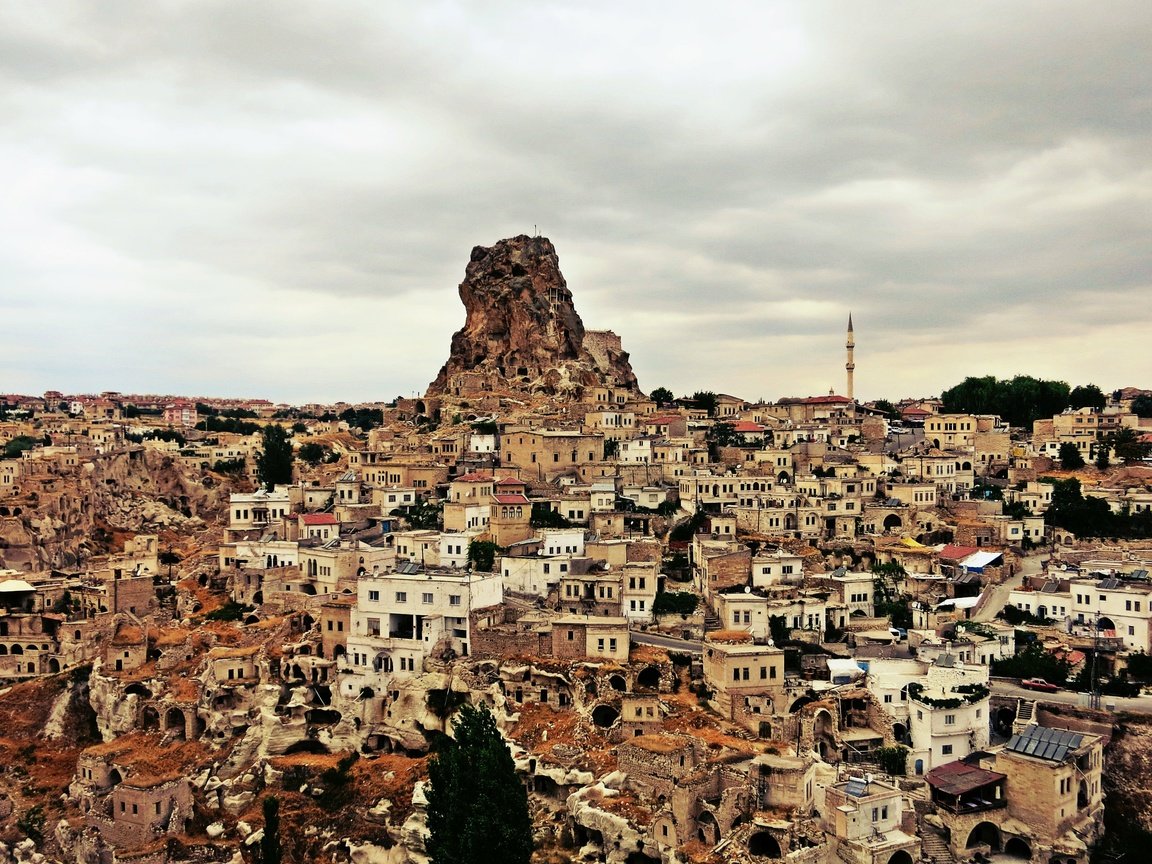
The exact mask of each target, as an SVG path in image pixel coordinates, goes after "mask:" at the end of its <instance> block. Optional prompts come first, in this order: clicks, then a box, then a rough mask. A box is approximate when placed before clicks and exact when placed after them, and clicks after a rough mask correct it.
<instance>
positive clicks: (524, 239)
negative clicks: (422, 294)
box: [428, 234, 638, 399]
mask: <svg viewBox="0 0 1152 864" xmlns="http://www.w3.org/2000/svg"><path fill="white" fill-rule="evenodd" d="M460 299H461V301H463V303H464V308H465V309H466V310H467V319H466V321H465V322H464V327H463V328H462V329H460V330H458V331H457V332H456V333H455V335H453V337H452V350H451V355H450V356H449V358H448V362H447V363H445V364H444V366H443V368H442V369H441V370H440V374H439V375H437V376H436V380H435V381H433V382H432V384H431V385H430V386H429V388H428V396H430V397H435V396H448V397H467V396H469V395H477V394H483V393H521V394H523V393H528V394H532V393H536V394H541V395H547V396H552V397H558V398H566V399H578V398H580V397H581V396H582V395H584V393H585V391H586V390H587V389H588V388H590V387H608V388H613V389H620V390H625V391H637V387H636V376H635V374H633V372H632V366H631V365H630V364H629V362H628V354H627V352H625V351H624V350H623V349H622V348H621V345H620V338H619V337H618V336H616V334H614V333H612V332H611V331H591V330H585V329H584V322H583V321H581V320H580V316H579V315H578V314H577V313H576V307H575V306H574V305H573V304H572V293H571V292H570V291H569V290H568V284H567V283H566V282H565V281H564V276H563V274H562V273H561V272H560V262H559V259H558V258H557V257H556V249H555V248H554V247H553V246H552V242H551V241H550V240H548V239H547V238H546V237H528V236H526V235H523V234H522V235H520V236H519V237H512V238H511V239H508V240H501V241H499V242H498V243H496V245H495V246H491V247H484V246H477V247H476V248H475V249H473V250H472V258H471V260H470V261H469V262H468V267H467V269H466V271H465V276H464V281H463V282H461V283H460ZM637 392H638V391H637Z"/></svg>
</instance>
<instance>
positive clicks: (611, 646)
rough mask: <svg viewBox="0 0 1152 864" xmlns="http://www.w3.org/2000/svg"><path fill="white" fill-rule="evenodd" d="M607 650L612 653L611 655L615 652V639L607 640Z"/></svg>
mask: <svg viewBox="0 0 1152 864" xmlns="http://www.w3.org/2000/svg"><path fill="white" fill-rule="evenodd" d="M608 650H609V651H611V652H613V653H615V652H616V640H615V639H609V640H608Z"/></svg>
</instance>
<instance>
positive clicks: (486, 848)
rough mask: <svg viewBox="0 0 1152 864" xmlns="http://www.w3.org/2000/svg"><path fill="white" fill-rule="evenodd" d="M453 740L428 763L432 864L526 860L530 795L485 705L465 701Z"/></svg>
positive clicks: (511, 863)
mask: <svg viewBox="0 0 1152 864" xmlns="http://www.w3.org/2000/svg"><path fill="white" fill-rule="evenodd" d="M452 728H453V730H454V732H455V740H454V741H450V742H448V743H446V744H445V746H444V749H443V750H441V751H440V752H439V753H438V754H437V755H436V758H434V759H433V760H432V762H431V763H430V764H429V766H428V778H429V789H428V830H429V831H430V832H431V835H430V836H429V838H428V841H427V850H428V854H429V856H430V857H431V859H432V861H433V864H528V862H529V861H530V860H531V858H532V820H531V817H530V816H529V814H528V793H527V791H526V790H525V788H524V784H523V783H521V782H520V778H519V777H517V776H516V767H515V765H514V763H513V761H512V754H511V753H510V752H509V751H508V746H507V744H505V743H504V739H503V738H501V737H500V732H499V730H498V729H497V728H496V719H495V718H494V717H493V716H492V713H491V712H490V711H489V710H488V709H487V708H486V707H481V708H473V707H472V706H470V705H465V706H464V707H463V708H461V710H460V714H459V715H458V716H457V718H456V720H455V721H454V723H453V725H452Z"/></svg>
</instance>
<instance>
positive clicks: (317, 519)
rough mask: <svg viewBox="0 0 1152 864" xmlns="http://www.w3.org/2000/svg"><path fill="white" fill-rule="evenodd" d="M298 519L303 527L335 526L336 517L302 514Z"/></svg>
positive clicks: (325, 514)
mask: <svg viewBox="0 0 1152 864" xmlns="http://www.w3.org/2000/svg"><path fill="white" fill-rule="evenodd" d="M300 519H301V520H302V521H303V522H304V524H305V525H336V524H338V522H337V520H336V517H335V516H333V515H332V514H331V513H304V514H301V516H300Z"/></svg>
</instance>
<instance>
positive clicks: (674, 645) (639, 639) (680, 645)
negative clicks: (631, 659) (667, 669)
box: [632, 630, 704, 654]
mask: <svg viewBox="0 0 1152 864" xmlns="http://www.w3.org/2000/svg"><path fill="white" fill-rule="evenodd" d="M632 641H633V642H635V643H636V644H637V645H655V646H656V647H657V648H667V649H668V650H669V651H681V652H684V653H688V654H700V653H702V652H703V650H704V648H703V643H702V642H695V641H691V640H688V639H676V638H674V637H672V636H661V635H660V634H659V633H645V632H644V631H643V630H633V631H632Z"/></svg>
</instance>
